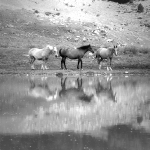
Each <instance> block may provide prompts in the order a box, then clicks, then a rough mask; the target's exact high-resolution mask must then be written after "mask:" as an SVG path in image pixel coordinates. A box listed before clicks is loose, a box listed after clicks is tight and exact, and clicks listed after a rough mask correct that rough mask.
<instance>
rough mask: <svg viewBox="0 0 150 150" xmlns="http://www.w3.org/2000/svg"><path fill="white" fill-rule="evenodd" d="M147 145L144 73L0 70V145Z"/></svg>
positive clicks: (62, 149)
mask: <svg viewBox="0 0 150 150" xmlns="http://www.w3.org/2000/svg"><path fill="white" fill-rule="evenodd" d="M28 149H30V150H47V149H49V150H100V149H101V150H149V149H150V77H149V76H148V75H134V74H131V75H128V76H127V75H97V76H94V75H93V76H86V75H83V76H78V75H76V76H62V74H57V76H50V77H49V76H33V75H1V76H0V150H28Z"/></svg>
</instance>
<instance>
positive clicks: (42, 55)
mask: <svg viewBox="0 0 150 150" xmlns="http://www.w3.org/2000/svg"><path fill="white" fill-rule="evenodd" d="M53 53H54V55H57V48H56V47H53V46H50V45H47V46H46V47H45V48H43V49H39V48H32V49H30V50H29V52H28V56H29V62H30V64H31V69H35V67H34V64H41V69H43V70H45V69H48V67H47V66H46V63H47V61H48V59H49V56H50V55H51V54H53Z"/></svg>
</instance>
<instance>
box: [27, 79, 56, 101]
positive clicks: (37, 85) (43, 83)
mask: <svg viewBox="0 0 150 150" xmlns="http://www.w3.org/2000/svg"><path fill="white" fill-rule="evenodd" d="M29 82H30V87H29V93H28V94H29V95H30V96H33V97H35V98H43V99H45V100H46V101H52V100H55V99H56V98H57V92H58V90H57V89H55V90H51V89H50V88H49V85H48V83H47V77H41V80H40V82H39V81H37V80H36V79H35V78H34V77H32V78H31V77H30V78H29Z"/></svg>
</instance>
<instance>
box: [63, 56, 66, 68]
mask: <svg viewBox="0 0 150 150" xmlns="http://www.w3.org/2000/svg"><path fill="white" fill-rule="evenodd" d="M63 62H64V67H65V69H66V70H67V67H66V57H65V58H64V61H63Z"/></svg>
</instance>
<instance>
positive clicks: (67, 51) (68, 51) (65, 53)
mask: <svg viewBox="0 0 150 150" xmlns="http://www.w3.org/2000/svg"><path fill="white" fill-rule="evenodd" d="M88 51H90V52H92V53H94V50H93V49H92V47H91V45H90V44H88V45H84V46H81V47H77V48H76V47H74V48H69V47H61V48H59V52H58V55H59V56H61V57H62V60H61V69H63V68H64V67H65V69H67V68H66V58H69V59H78V64H77V69H79V64H81V69H82V58H83V56H84V55H85V53H86V52H88ZM63 65H64V67H63Z"/></svg>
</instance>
